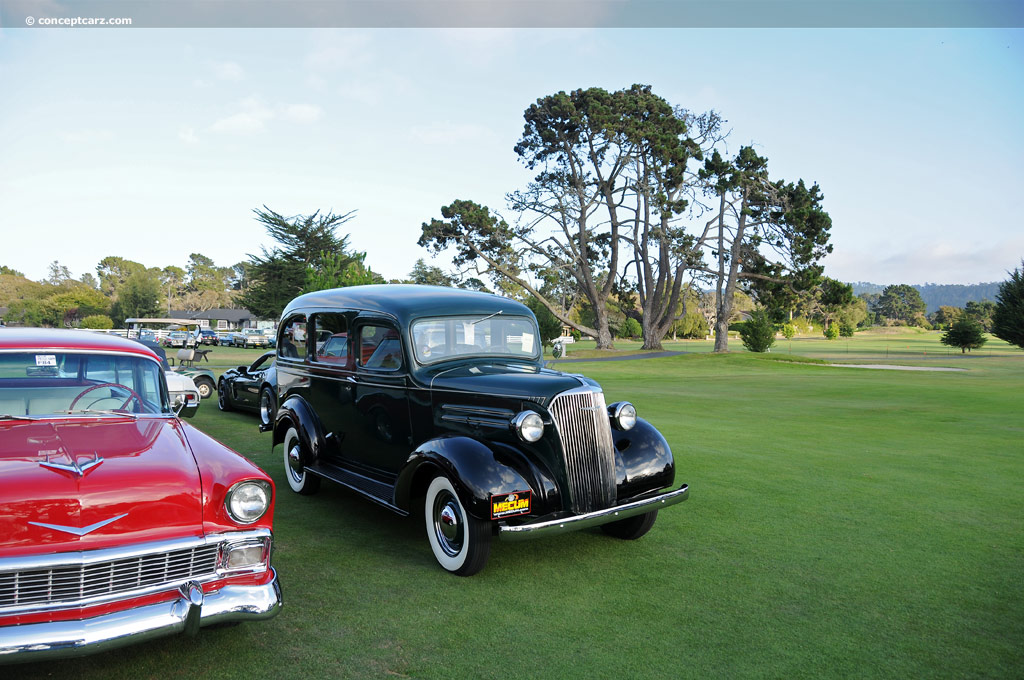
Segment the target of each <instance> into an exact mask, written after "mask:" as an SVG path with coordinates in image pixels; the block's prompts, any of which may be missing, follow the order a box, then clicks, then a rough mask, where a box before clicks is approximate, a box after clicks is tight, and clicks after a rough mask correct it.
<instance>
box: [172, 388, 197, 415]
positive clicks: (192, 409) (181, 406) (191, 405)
mask: <svg viewBox="0 0 1024 680" xmlns="http://www.w3.org/2000/svg"><path fill="white" fill-rule="evenodd" d="M199 401H200V396H199V393H198V392H192V391H189V392H185V393H184V394H179V395H178V396H177V397H175V398H174V414H175V415H176V416H178V417H179V418H191V417H192V416H194V415H195V414H196V411H198V410H199Z"/></svg>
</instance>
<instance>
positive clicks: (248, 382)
mask: <svg viewBox="0 0 1024 680" xmlns="http://www.w3.org/2000/svg"><path fill="white" fill-rule="evenodd" d="M274 357H275V353H274V352H266V353H264V354H263V355H262V356H260V358H259V359H257V360H256V361H254V362H252V363H251V364H250V365H248V366H239V367H238V368H231V369H228V370H227V371H224V374H223V375H222V376H221V377H220V380H219V381H218V383H217V406H219V407H220V410H222V411H234V410H236V409H238V410H241V411H254V412H256V413H259V416H260V424H261V425H269V424H271V423H273V422H274V417H275V416H276V415H277V365H276V364H275V363H274Z"/></svg>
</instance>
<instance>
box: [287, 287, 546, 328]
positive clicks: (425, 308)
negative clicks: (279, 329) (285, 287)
mask: <svg viewBox="0 0 1024 680" xmlns="http://www.w3.org/2000/svg"><path fill="white" fill-rule="evenodd" d="M318 309H326V310H330V309H339V310H341V309H357V310H361V311H371V312H380V313H382V314H387V315H390V316H394V317H395V318H396V319H398V321H399V322H401V323H402V324H403V325H405V324H406V323H408V322H409V321H411V320H413V319H416V318H420V317H426V316H453V315H458V314H494V313H496V312H501V313H503V314H515V315H517V316H529V317H532V316H533V312H531V311H530V308H529V307H527V306H526V305H524V304H522V303H521V302H516V301H515V300H512V299H509V298H505V297H501V296H500V295H494V294H493V293H481V292H479V291H475V290H464V289H462V288H446V287H443V286H419V285H415V284H403V283H393V284H382V285H374V286H350V287H348V288H332V289H328V290H320V291H316V292H313V293H306V294H305V295H300V296H299V297H297V298H295V299H294V300H292V301H291V302H290V303H288V306H287V307H285V310H284V312H283V313H282V315H281V318H284V317H286V316H288V315H289V314H291V313H293V312H298V311H304V312H313V311H316V310H318Z"/></svg>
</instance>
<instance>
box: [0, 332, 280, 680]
mask: <svg viewBox="0 0 1024 680" xmlns="http://www.w3.org/2000/svg"><path fill="white" fill-rule="evenodd" d="M197 404H198V402H197V401H196V400H192V401H191V402H190V403H184V402H179V403H178V404H176V405H172V404H171V403H170V402H169V400H168V391H167V384H166V381H165V377H164V372H163V370H162V369H161V366H160V362H159V360H158V357H157V356H156V355H155V354H154V353H153V352H151V351H150V350H149V349H148V348H147V347H145V346H143V345H142V344H140V343H138V342H134V341H131V340H127V339H124V338H117V337H113V336H109V335H105V334H99V333H84V332H81V331H71V330H45V329H8V330H6V331H5V332H4V333H3V335H2V336H0V479H3V484H0V507H2V508H4V511H3V512H2V513H0V663H18V662H27V661H39V660H49V659H55V658H61V657H70V656H80V655H84V654H90V653H93V652H100V651H105V650H109V649H112V648H115V647H120V646H122V645H127V644H131V643H135V642H141V641H144V640H149V639H152V638H154V637H158V636H162V635H170V634H174V633H186V634H195V633H196V632H197V631H198V630H199V629H200V628H201V627H203V626H208V625H211V624H218V623H232V622H241V621H253V620H259V619H266V618H270V617H272V616H274V615H275V614H277V612H278V610H279V608H280V606H281V591H280V586H279V582H278V578H277V574H276V572H275V571H274V569H273V567H272V566H271V563H270V555H271V547H272V540H273V537H272V519H273V504H274V485H273V482H272V481H271V479H270V478H269V477H268V476H267V475H266V474H264V473H263V472H262V471H261V470H260V469H259V468H257V467H256V466H255V465H254V464H252V463H251V462H249V461H248V460H246V459H245V458H243V457H242V456H240V455H238V454H236V453H235V452H233V451H231V450H230V449H228V448H227V447H225V446H223V445H222V444H220V443H218V442H217V441H215V440H214V439H212V438H211V437H209V436H207V435H205V434H203V433H202V432H200V431H199V430H197V429H195V428H194V427H192V426H190V425H188V424H186V423H185V422H183V421H182V420H180V419H179V415H180V416H183V417H187V416H190V415H192V414H193V413H194V412H195V410H196V406H197ZM175 409H176V410H177V413H176V412H175Z"/></svg>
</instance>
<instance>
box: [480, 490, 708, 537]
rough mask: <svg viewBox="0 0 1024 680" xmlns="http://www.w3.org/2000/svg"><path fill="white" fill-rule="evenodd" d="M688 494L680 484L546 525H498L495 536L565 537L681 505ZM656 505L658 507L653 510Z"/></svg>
mask: <svg viewBox="0 0 1024 680" xmlns="http://www.w3.org/2000/svg"><path fill="white" fill-rule="evenodd" d="M689 495H690V487H689V486H687V485H686V484H683V485H682V486H681V487H679V488H678V489H676V490H675V491H669V492H666V493H663V494H661V495H660V496H655V497H654V498H645V499H644V500H640V501H633V502H632V503H625V504H623V505H618V506H615V507H612V508H607V509H605V510H597V511H595V512H588V513H587V514H585V515H575V516H572V517H565V518H563V519H552V520H548V521H546V522H536V523H533V524H516V525H511V526H510V525H507V524H498V537H499V538H501V539H502V540H505V541H525V540H527V539H532V538H539V537H541V536H552V535H555V534H564V533H566V532H569V531H578V530H580V529H587V528H589V527H596V526H600V525H602V524H607V523H608V522H614V521H617V520H620V519H626V518H628V517H633V516H635V515H642V514H644V513H645V512H650V511H651V510H660V509H661V508H663V507H668V506H670V505H675V504H677V503H682V502H683V501H685V500H686V499H687V498H688V497H689ZM653 506H657V507H653Z"/></svg>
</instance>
